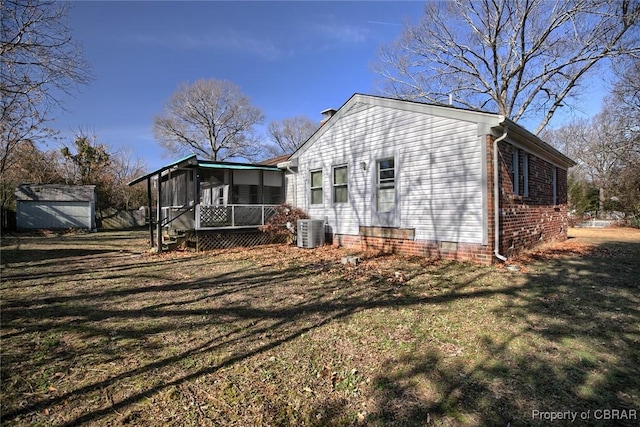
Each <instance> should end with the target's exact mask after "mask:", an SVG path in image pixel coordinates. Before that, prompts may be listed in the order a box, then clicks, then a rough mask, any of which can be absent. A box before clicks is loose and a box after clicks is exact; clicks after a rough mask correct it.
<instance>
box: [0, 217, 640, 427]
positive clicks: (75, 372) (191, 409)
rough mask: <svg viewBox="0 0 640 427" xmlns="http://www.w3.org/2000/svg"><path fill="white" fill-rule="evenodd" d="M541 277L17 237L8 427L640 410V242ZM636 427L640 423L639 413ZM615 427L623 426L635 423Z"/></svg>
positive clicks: (476, 419) (6, 301)
mask: <svg viewBox="0 0 640 427" xmlns="http://www.w3.org/2000/svg"><path fill="white" fill-rule="evenodd" d="M571 235H572V237H573V238H571V239H569V240H568V241H567V242H564V243H558V244H554V245H548V246H546V247H545V248H543V249H540V250H537V251H535V252H532V253H530V254H528V255H526V256H523V257H521V258H520V259H519V260H518V263H519V265H520V266H521V267H523V269H524V271H521V272H517V273H513V272H509V271H507V270H505V269H501V268H496V267H480V266H475V265H469V264H463V263H452V262H439V261H433V260H425V259H419V258H404V257H396V256H375V255H374V254H363V255H362V257H363V262H362V263H361V264H359V265H358V266H357V267H351V266H344V265H342V264H341V263H340V259H341V257H342V256H344V255H345V254H346V253H347V252H346V251H344V250H342V249H336V248H322V249H319V250H313V251H309V250H302V249H298V248H295V247H283V246H267V247H262V248H255V249H249V250H244V249H243V250H240V249H238V250H226V251H217V252H210V253H206V254H196V253H190V252H178V253H170V254H162V255H149V254H146V253H143V251H144V247H145V237H146V235H145V233H144V232H118V233H98V234H86V235H63V236H57V235H48V236H19V237H15V236H13V237H11V236H9V237H4V238H3V240H2V288H1V289H2V301H1V309H2V312H1V316H2V317H1V320H2V337H1V340H2V341H1V343H2V391H1V394H0V397H1V399H2V423H3V425H80V424H86V425H194V426H195V425H310V426H311V425H380V426H382V425H427V424H429V425H440V426H457V425H507V423H511V425H547V424H548V421H544V420H539V419H534V418H533V417H532V413H533V411H534V410H540V411H588V410H591V413H590V414H591V415H590V419H589V420H588V424H593V425H598V424H599V423H601V424H602V425H611V421H610V420H597V419H596V418H595V416H594V411H595V410H598V409H620V410H633V409H635V410H640V375H639V374H640V370H639V366H640V324H639V323H640V322H639V314H640V313H639V312H638V310H639V309H638V307H640V282H639V280H638V278H639V277H640V266H639V264H640V263H639V262H638V261H640V232H639V231H638V230H628V229H607V230H595V231H594V230H586V229H572V230H571ZM626 414H630V412H626ZM638 416H640V414H638V415H636V419H635V420H618V421H617V423H618V425H636V424H637V417H638Z"/></svg>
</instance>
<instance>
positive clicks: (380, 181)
mask: <svg viewBox="0 0 640 427" xmlns="http://www.w3.org/2000/svg"><path fill="white" fill-rule="evenodd" d="M395 204H396V172H395V161H394V160H393V159H384V160H378V161H377V162H376V210H377V211H378V212H391V211H393V210H394V209H395Z"/></svg>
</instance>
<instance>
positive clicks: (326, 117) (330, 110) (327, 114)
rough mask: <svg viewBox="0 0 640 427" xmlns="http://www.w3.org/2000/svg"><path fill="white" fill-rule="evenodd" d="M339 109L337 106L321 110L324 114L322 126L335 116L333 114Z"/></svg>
mask: <svg viewBox="0 0 640 427" xmlns="http://www.w3.org/2000/svg"><path fill="white" fill-rule="evenodd" d="M337 111H338V110H336V109H335V108H327V109H326V110H324V111H321V112H320V114H322V120H321V121H320V126H322V125H323V124H325V123H327V121H328V120H329V119H330V118H331V117H333V115H334V114H335V113H336V112H337Z"/></svg>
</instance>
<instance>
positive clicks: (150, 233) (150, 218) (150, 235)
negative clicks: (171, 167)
mask: <svg viewBox="0 0 640 427" xmlns="http://www.w3.org/2000/svg"><path fill="white" fill-rule="evenodd" d="M147 206H148V207H149V243H150V245H151V246H149V247H151V248H153V216H152V215H151V212H153V209H151V208H152V207H153V203H152V201H151V177H149V178H147Z"/></svg>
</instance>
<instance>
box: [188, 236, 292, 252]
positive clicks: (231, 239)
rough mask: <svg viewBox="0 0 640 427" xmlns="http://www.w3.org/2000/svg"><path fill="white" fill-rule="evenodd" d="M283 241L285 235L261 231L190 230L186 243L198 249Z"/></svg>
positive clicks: (248, 245)
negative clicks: (273, 235)
mask: <svg viewBox="0 0 640 427" xmlns="http://www.w3.org/2000/svg"><path fill="white" fill-rule="evenodd" d="M285 242H286V237H285V236H282V237H272V236H270V235H269V234H267V233H263V232H261V231H244V232H243V231H198V232H195V231H192V232H190V233H189V234H188V236H187V244H188V245H189V246H191V247H195V248H196V250H198V251H208V250H212V249H226V248H236V247H250V246H258V245H269V244H273V243H285Z"/></svg>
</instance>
